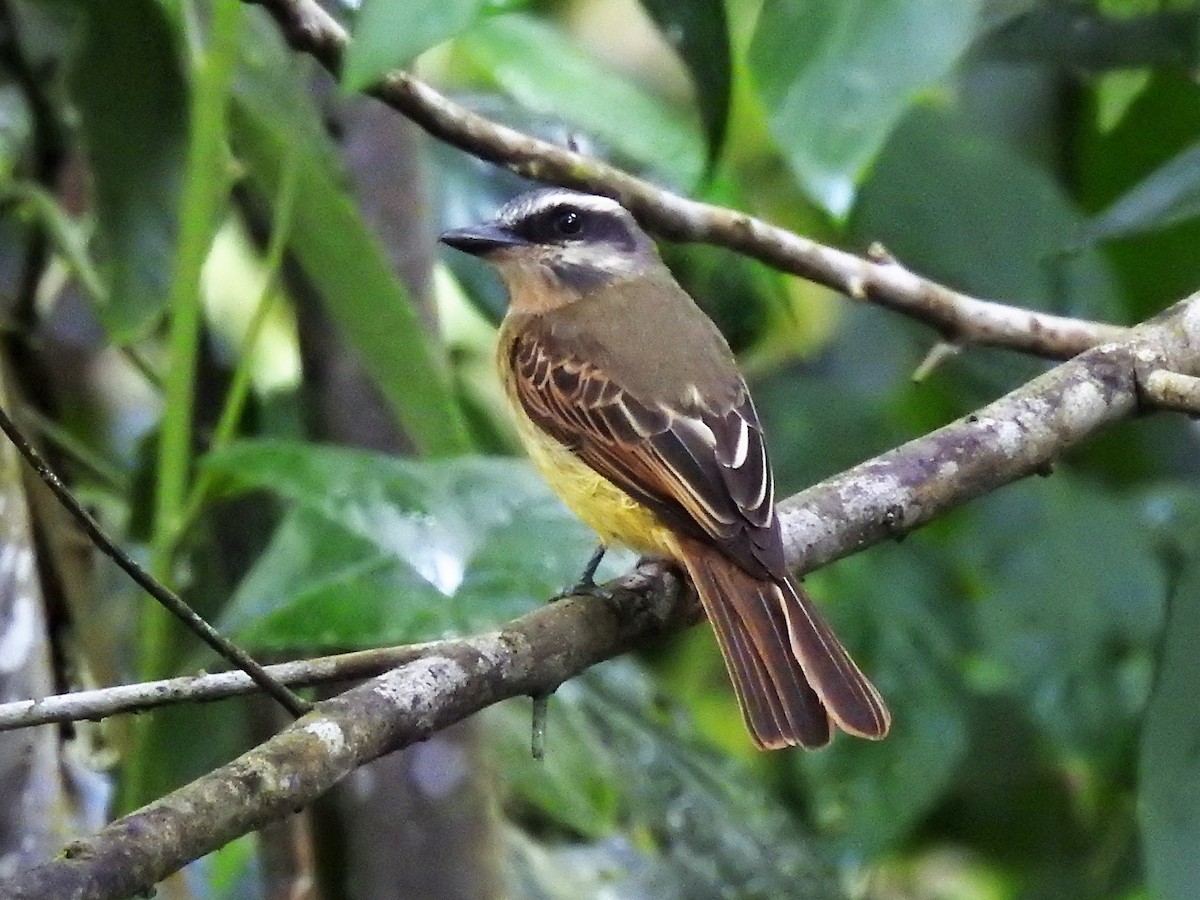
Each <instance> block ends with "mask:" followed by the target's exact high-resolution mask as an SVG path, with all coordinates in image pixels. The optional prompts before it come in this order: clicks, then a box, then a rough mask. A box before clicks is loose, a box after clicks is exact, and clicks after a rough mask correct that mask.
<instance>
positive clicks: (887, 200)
mask: <svg viewBox="0 0 1200 900" xmlns="http://www.w3.org/2000/svg"><path fill="white" fill-rule="evenodd" d="M1083 221H1084V220H1083V217H1082V215H1081V214H1080V213H1079V211H1078V210H1077V208H1076V207H1075V205H1074V204H1073V203H1072V201H1071V199H1070V198H1069V197H1068V196H1067V195H1066V193H1065V192H1064V191H1063V190H1062V188H1060V187H1059V186H1058V185H1057V184H1056V183H1055V182H1054V180H1053V179H1052V178H1051V177H1050V175H1049V174H1048V173H1047V172H1045V171H1044V170H1042V169H1040V168H1038V167H1036V166H1034V165H1033V164H1031V163H1030V162H1029V161H1028V160H1027V159H1025V158H1023V157H1022V156H1020V155H1019V154H1017V153H1016V152H1015V151H1014V150H1013V149H1011V148H1010V147H1009V146H1007V145H1005V144H1002V143H1000V142H998V141H996V140H994V139H993V138H991V137H989V136H988V135H987V134H986V133H984V132H982V131H980V130H979V129H977V128H974V127H972V126H970V125H968V124H967V123H966V122H964V121H963V120H961V119H959V118H957V117H956V116H954V115H952V114H949V113H946V112H942V111H936V110H932V109H917V110H914V111H913V112H912V113H911V114H910V115H909V116H907V117H906V118H905V120H904V121H903V123H901V125H900V127H899V128H897V129H896V132H895V134H893V135H892V137H891V139H890V140H889V141H888V144H887V146H886V148H885V149H884V151H883V153H882V154H881V155H880V158H879V160H878V162H877V163H876V165H875V168H874V171H873V172H872V174H871V179H870V181H869V182H868V183H867V184H866V185H864V187H863V190H862V196H861V198H860V200H859V204H858V206H857V208H856V209H855V215H854V219H853V221H852V223H851V224H852V228H853V231H854V234H855V237H856V240H857V241H858V242H859V243H861V244H863V245H865V244H866V243H869V242H871V241H882V242H883V244H884V245H885V246H886V247H887V248H888V250H890V251H892V253H894V254H895V255H896V256H898V257H899V259H900V260H901V261H902V262H904V263H905V264H906V265H908V266H911V267H912V268H914V269H916V270H917V271H919V272H922V273H923V274H925V275H928V276H930V277H933V278H936V279H938V280H940V281H944V282H946V283H948V284H951V285H953V286H955V287H958V288H960V289H964V290H967V291H969V292H971V293H975V294H978V295H983V296H987V297H994V298H996V299H999V300H1004V301H1006V302H1009V303H1015V304H1017V305H1019V306H1032V307H1040V308H1043V309H1047V308H1048V309H1053V310H1056V311H1061V312H1064V313H1067V314H1070V315H1079V316H1085V317H1088V318H1096V319H1107V320H1117V321H1119V318H1120V312H1119V310H1120V304H1119V301H1118V295H1117V292H1116V290H1115V289H1114V284H1113V280H1112V276H1111V273H1110V272H1109V269H1108V266H1107V264H1106V262H1105V260H1104V258H1103V257H1102V256H1101V255H1100V254H1099V253H1098V252H1096V251H1094V250H1092V251H1084V252H1080V253H1075V254H1068V253H1066V252H1065V250H1066V247H1067V245H1068V244H1069V243H1070V242H1071V241H1072V240H1073V239H1074V236H1075V235H1076V234H1078V233H1079V229H1080V227H1081V226H1082V223H1083Z"/></svg>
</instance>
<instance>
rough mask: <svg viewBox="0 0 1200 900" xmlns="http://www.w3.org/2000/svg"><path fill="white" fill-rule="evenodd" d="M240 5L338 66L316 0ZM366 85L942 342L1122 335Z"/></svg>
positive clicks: (1059, 352)
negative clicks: (865, 254) (980, 293)
mask: <svg viewBox="0 0 1200 900" xmlns="http://www.w3.org/2000/svg"><path fill="white" fill-rule="evenodd" d="M244 2H248V3H257V4H258V5H260V6H262V7H263V8H264V9H266V10H267V12H268V13H270V15H271V16H272V17H273V18H274V19H275V21H276V22H277V23H278V25H279V28H280V30H281V31H282V32H283V34H284V36H285V37H286V39H287V40H288V42H289V44H290V45H291V46H292V47H293V48H294V49H295V50H298V51H300V52H302V53H307V54H309V55H310V56H312V57H313V58H315V59H316V60H317V61H318V62H320V63H321V64H322V65H323V66H324V67H325V68H326V69H328V70H329V71H330V72H332V73H333V74H334V75H335V76H336V75H337V74H338V72H339V71H340V69H341V64H342V55H343V53H344V51H345V48H346V45H347V44H348V43H349V40H350V39H349V36H348V35H347V33H346V30H345V29H344V28H342V26H341V25H339V24H338V23H337V21H336V20H335V19H334V18H333V17H332V16H330V15H329V13H327V12H325V10H323V9H322V8H321V7H320V6H319V5H318V4H317V3H316V2H315V0H244ZM368 93H370V94H371V95H373V96H374V97H377V98H378V99H379V100H381V101H383V102H384V103H386V104H388V105H389V106H391V107H393V108H394V109H396V110H397V111H398V112H400V113H402V114H403V115H405V116H406V117H408V118H409V119H411V120H412V121H413V122H415V123H416V124H417V125H419V126H420V127H421V128H423V129H425V130H426V131H427V132H429V133H430V134H431V135H433V136H434V137H435V138H437V139H439V140H441V141H444V142H445V143H447V144H451V145H452V146H455V147H458V148H459V149H460V150H464V151H466V152H467V153H470V154H472V155H473V156H476V157H478V158H480V159H483V160H487V161H489V162H493V163H496V164H497V165H501V166H504V167H505V168H507V169H510V170H512V171H514V172H516V173H518V174H520V175H524V176H525V177H527V178H532V179H536V180H538V181H546V182H552V183H554V184H560V185H564V186H566V187H573V188H578V189H580V190H584V191H590V192H592V193H598V194H606V195H608V196H611V197H615V198H616V199H617V200H619V201H620V202H621V203H622V204H623V205H624V206H625V207H626V208H627V209H629V210H630V211H631V212H633V213H634V215H636V216H637V217H638V219H639V220H640V221H641V222H642V224H644V225H645V226H646V227H647V228H649V229H651V230H652V231H655V232H656V233H658V234H659V235H661V236H662V237H665V238H668V239H670V240H677V241H696V242H701V243H708V244H715V245H719V246H722V247H728V248H729V249H731V250H736V251H737V252H739V253H742V254H744V255H746V256H752V257H754V258H755V259H759V260H762V261H763V262H765V263H767V264H768V265H771V266H774V267H775V268H777V269H780V270H781V271H784V272H790V273H792V274H794V275H799V276H801V277H803V278H807V279H809V280H810V281H814V282H816V283H818V284H823V285H825V286H826V287H830V288H833V289H834V290H837V291H841V292H842V293H843V294H846V295H847V296H849V297H853V298H856V299H862V300H870V301H872V302H874V303H877V304H879V305H880V306H884V307H887V308H888V309H892V310H894V311H896V312H898V313H901V314H903V315H905V316H909V317H911V318H914V319H917V320H919V321H921V322H924V323H925V324H927V325H929V326H930V327H932V328H934V329H936V330H937V331H938V332H939V333H940V334H941V336H942V337H943V338H944V339H945V340H946V341H947V342H949V343H954V344H959V345H966V344H978V345H981V346H994V347H1007V348H1009V349H1012V350H1019V351H1022V352H1025V353H1031V354H1034V355H1036V356H1042V357H1045V358H1048V359H1069V358H1070V357H1072V356H1075V355H1076V354H1079V353H1082V352H1083V351H1084V350H1087V349H1088V348H1089V347H1094V346H1096V345H1097V344H1101V343H1104V342H1105V341H1112V340H1120V339H1121V338H1122V337H1124V336H1125V334H1126V331H1127V329H1125V328H1122V327H1120V326H1116V325H1106V324H1102V323H1097V322H1088V321H1084V320H1082V319H1071V318H1067V317H1064V316H1055V315H1050V314H1048V313H1041V312H1035V311H1032V310H1027V309H1021V308H1018V307H1014V306H1008V305H1005V304H1003V303H995V302H992V301H989V300H980V299H978V298H975V297H970V296H968V295H966V294H963V293H960V292H959V291H955V290H953V289H952V288H949V287H946V286H945V285H941V284H938V283H936V282H934V281H930V280H929V279H927V278H922V277H920V276H919V275H916V274H915V273H913V272H912V271H910V270H909V269H907V268H905V267H904V266H902V265H901V264H900V263H899V262H897V261H896V260H895V259H894V258H892V257H890V256H886V257H883V258H880V259H869V258H868V259H864V258H862V257H859V256H855V255H854V254H852V253H847V252H845V251H843V250H838V249H836V248H834V247H828V246H825V245H823V244H819V243H817V242H816V241H812V240H809V239H808V238H805V237H802V236H800V235H798V234H793V233H792V232H790V231H787V230H786V229H783V228H778V227H776V226H774V225H771V224H769V223H767V222H764V221H762V220H761V219H757V218H754V217H753V216H749V215H746V214H745V213H742V212H738V211H736V210H731V209H726V208H723V207H720V206H714V205H712V204H708V203H700V202H697V201H694V200H689V199H687V198H685V197H681V196H679V195H677V194H672V193H670V192H669V191H664V190H662V189H661V188H659V187H657V186H655V185H653V184H650V183H649V182H647V181H643V180H641V179H639V178H635V177H633V176H632V175H630V174H629V173H628V172H624V171H622V170H620V169H618V168H616V167H614V166H610V165H607V164H606V163H603V162H600V161H599V160H596V159H592V158H590V157H587V156H583V155H581V154H579V153H575V152H573V151H572V150H570V149H567V148H565V147H560V146H558V145H557V144H552V143H549V142H548V141H542V140H538V139H537V138H533V137H530V136H529V135H527V134H524V133H522V132H520V131H517V130H516V129H513V128H508V127H507V126H504V125H499V124H497V123H495V122H492V121H491V120H489V119H486V118H484V117H483V116H480V115H478V114H476V113H474V112H472V111H470V110H469V109H466V108H465V107H463V106H460V105H458V104H456V103H454V102H453V101H451V100H449V99H448V98H446V97H445V96H443V95H442V94H440V93H438V92H437V91H436V90H434V89H433V88H432V87H430V86H429V85H428V84H425V83H424V82H422V81H420V80H418V79H416V78H414V77H412V76H411V75H409V74H408V73H406V72H400V71H396V72H392V73H390V74H388V75H387V76H386V77H384V78H383V79H382V80H381V81H380V82H379V83H378V84H376V85H375V86H374V87H373V88H371V89H370V91H369V92H368Z"/></svg>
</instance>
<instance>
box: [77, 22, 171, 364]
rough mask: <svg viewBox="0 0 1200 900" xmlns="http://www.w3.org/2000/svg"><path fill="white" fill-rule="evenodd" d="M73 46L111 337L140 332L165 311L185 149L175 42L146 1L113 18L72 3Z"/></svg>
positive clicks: (104, 311)
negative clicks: (78, 22)
mask: <svg viewBox="0 0 1200 900" xmlns="http://www.w3.org/2000/svg"><path fill="white" fill-rule="evenodd" d="M78 5H79V8H80V10H81V11H82V13H83V28H82V43H81V45H80V48H79V53H78V56H77V57H76V59H75V61H74V65H72V67H71V75H70V79H69V86H70V91H71V95H72V98H73V99H74V101H75V104H76V106H77V107H78V109H79V116H80V123H81V125H82V126H83V137H84V146H85V150H86V153H87V157H88V162H89V164H90V168H91V173H92V179H93V184H94V185H95V193H96V226H97V232H96V242H97V249H98V251H99V254H100V258H101V271H102V274H103V275H104V277H105V280H106V282H107V299H106V302H104V303H103V304H102V305H101V307H100V315H101V319H102V320H103V322H104V324H105V326H106V327H107V328H108V329H109V331H110V332H111V333H112V335H113V337H114V338H115V339H116V340H118V341H122V340H126V339H128V338H130V337H132V336H134V335H136V334H137V333H138V332H140V331H143V330H144V329H145V328H146V327H147V325H148V324H149V322H150V321H151V320H152V319H153V318H154V317H155V316H157V315H158V314H159V313H161V312H162V310H163V307H164V306H165V304H166V301H167V297H168V293H169V286H170V282H171V272H172V268H173V264H174V260H175V237H176V234H177V233H178V225H179V223H178V212H179V196H180V185H181V180H180V178H181V173H182V171H183V166H184V158H185V156H186V152H187V106H188V93H187V87H186V82H185V80H184V77H183V73H182V71H181V68H180V58H179V53H178V48H177V46H176V35H175V33H174V31H173V29H172V28H171V26H170V24H169V22H168V21H167V18H166V16H165V15H164V12H163V9H162V6H161V4H159V3H157V2H155V0H129V2H126V3H123V4H121V9H120V14H119V15H116V14H114V11H113V9H112V8H111V7H110V6H108V5H107V4H103V3H80V4H78Z"/></svg>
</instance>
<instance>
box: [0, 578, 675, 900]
mask: <svg viewBox="0 0 1200 900" xmlns="http://www.w3.org/2000/svg"><path fill="white" fill-rule="evenodd" d="M613 587H614V588H615V590H614V598H613V599H612V600H611V601H610V600H605V599H600V598H597V597H589V598H568V599H566V600H563V601H562V602H559V603H555V604H552V605H549V606H545V607H542V608H541V609H538V610H536V611H534V612H532V613H530V614H529V615H527V616H524V617H523V618H521V619H518V620H517V621H515V622H512V623H510V624H509V625H508V626H506V627H505V628H504V629H503V630H501V631H498V632H494V633H491V634H486V635H481V636H479V637H474V638H469V639H465V640H461V641H446V642H443V643H442V644H440V645H439V647H438V649H437V652H436V653H433V654H431V655H428V656H424V657H422V658H420V659H418V660H415V661H413V662H411V663H408V664H407V665H405V666H402V667H401V668H398V669H394V670H393V671H391V672H389V673H387V674H385V675H383V676H380V677H379V678H375V679H373V680H371V681H369V682H367V683H365V684H363V685H360V686H359V687H356V688H353V689H351V690H349V691H347V692H346V693H344V694H341V695H340V696H338V697H334V698H333V699H331V700H327V701H325V702H323V703H321V704H318V706H317V708H316V709H315V710H314V711H313V712H311V713H309V714H308V715H306V716H304V717H303V718H301V719H299V720H298V721H296V722H295V723H293V724H292V725H291V726H289V727H288V728H286V729H285V730H284V731H282V732H280V733H279V734H277V735H275V736H274V737H272V738H271V739H270V740H268V741H266V742H265V743H263V744H261V745H259V746H258V747H255V748H254V749H253V750H250V751H249V752H247V753H244V754H243V755H242V756H240V757H238V758H237V759H235V760H234V761H233V762H231V763H229V764H228V765H225V766H222V767H221V768H219V769H217V770H215V771H213V772H210V773H209V774H207V775H205V776H203V777H201V778H198V779H197V780H195V781H193V782H192V783H191V784H188V785H186V786H184V787H182V788H180V789H178V790H176V791H174V792H172V793H170V794H168V795H167V796H165V797H163V798H161V799H159V800H156V801H154V802H153V803H151V804H149V805H147V806H145V807H143V808H142V809H140V810H137V811H136V812H133V813H130V814H129V815H127V816H124V817H123V818H121V819H118V820H117V821H115V822H113V823H111V824H110V825H108V826H107V827H106V828H104V829H102V830H101V831H99V832H98V833H96V834H94V835H92V836H91V837H89V838H86V839H84V840H81V841H78V842H76V843H74V844H71V845H69V846H68V847H67V848H66V849H65V850H64V852H63V854H62V855H61V856H60V857H58V858H56V859H53V860H50V861H49V862H46V863H44V864H42V865H40V866H37V867H34V868H32V869H29V870H27V871H25V872H22V873H18V874H17V875H16V876H14V877H13V878H11V879H9V880H7V881H5V882H4V883H3V884H0V897H2V898H4V900H35V898H36V900H45V898H47V897H55V898H64V900H65V898H72V900H98V898H117V897H128V896H131V895H134V894H140V893H143V892H146V891H148V890H149V889H151V888H152V887H153V886H154V884H155V883H156V882H158V881H160V880H161V879H163V878H164V877H166V876H167V875H169V874H170V873H172V872H175V871H177V870H178V869H180V868H181V867H183V866H184V865H186V864H187V863H188V862H190V861H191V860H194V859H198V858H199V857H201V856H203V855H204V854H206V853H209V852H211V851H213V850H215V849H217V848H218V847H221V846H223V845H224V844H227V843H228V842H229V841H231V840H233V839H234V838H236V837H238V836H239V835H242V834H246V833H247V832H249V831H253V830H254V829H257V828H261V827H262V826H264V825H266V824H267V823H269V822H272V821H275V820H277V819H281V818H283V817H285V816H288V815H290V814H291V813H292V812H294V811H295V810H296V809H298V808H300V807H302V806H304V805H305V804H307V803H310V802H311V801H312V800H314V799H315V798H317V797H318V796H320V795H321V794H322V793H324V792H325V791H326V790H328V789H329V788H330V787H331V786H332V785H333V784H334V783H335V782H337V781H338V780H339V779H341V778H343V777H345V776H346V775H347V774H348V773H349V772H351V771H352V770H353V769H355V768H357V767H358V766H361V765H363V764H364V763H367V762H369V761H370V760H372V759H375V758H377V757H379V756H381V755H383V754H384V753H388V752H390V751H392V750H397V749H399V748H401V747H405V746H407V745H409V744H412V743H415V742H417V741H420V740H423V739H425V738H426V737H428V736H429V735H430V734H432V733H434V732H436V731H439V730H440V729H442V728H445V727H447V726H448V725H451V724H453V723H454V722H457V721H459V720H460V719H463V718H465V717H466V716H469V715H471V714H472V713H474V712H476V711H478V710H480V709H483V708H484V707H486V706H490V705H491V704H493V703H497V702H499V701H500V700H503V699H506V698H508V697H514V696H518V695H522V694H545V693H549V692H550V691H553V690H554V688H556V687H557V686H558V685H559V684H561V683H562V682H563V681H565V680H567V679H568V678H571V677H573V676H574V675H576V674H578V673H579V672H580V671H582V670H583V669H586V668H587V667H588V666H590V665H593V664H594V663H597V662H600V661H602V660H604V659H608V658H609V657H611V656H614V655H616V654H618V653H622V652H625V651H626V650H628V649H629V648H630V646H632V645H635V644H636V643H637V642H638V641H641V640H644V639H646V638H647V637H650V636H652V635H654V634H657V633H659V632H660V631H661V630H662V629H663V628H665V627H668V625H669V624H670V623H672V622H673V621H674V620H676V619H677V618H681V617H686V616H687V614H688V609H689V607H690V604H687V603H681V602H679V600H680V592H679V590H678V584H677V582H676V580H675V579H674V578H673V577H671V576H670V575H669V574H668V573H666V572H665V571H664V570H662V569H661V568H660V567H657V566H653V565H648V566H644V567H643V568H641V569H639V570H638V571H636V572H634V573H632V574H631V575H629V576H626V577H625V578H624V579H621V580H620V581H619V582H618V583H616V584H615V585H613Z"/></svg>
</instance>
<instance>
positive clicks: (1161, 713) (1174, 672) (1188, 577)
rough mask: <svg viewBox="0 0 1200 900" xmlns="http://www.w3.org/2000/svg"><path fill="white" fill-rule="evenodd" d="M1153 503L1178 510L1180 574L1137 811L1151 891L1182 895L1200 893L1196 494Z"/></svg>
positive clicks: (1199, 531) (1146, 733)
mask: <svg viewBox="0 0 1200 900" xmlns="http://www.w3.org/2000/svg"><path fill="white" fill-rule="evenodd" d="M1155 505H1156V506H1158V507H1160V511H1161V508H1163V507H1164V506H1175V507H1177V508H1178V511H1177V512H1175V513H1174V514H1172V515H1171V521H1170V522H1169V528H1170V532H1171V544H1173V545H1174V549H1173V555H1174V557H1175V559H1176V561H1177V563H1178V564H1179V568H1180V577H1179V580H1178V584H1177V586H1176V588H1175V590H1174V592H1173V593H1172V596H1171V602H1170V607H1169V609H1168V612H1167V621H1166V626H1165V628H1164V630H1163V634H1164V638H1163V644H1162V650H1161V656H1160V659H1159V667H1158V677H1157V681H1156V683H1155V686H1154V693H1153V696H1152V697H1151V700H1150V706H1149V708H1148V710H1147V712H1146V718H1145V724H1144V727H1143V730H1142V742H1141V760H1140V766H1139V770H1140V772H1139V782H1140V784H1139V801H1140V802H1139V809H1138V811H1139V814H1140V819H1141V825H1142V851H1143V853H1145V857H1146V868H1147V870H1148V875H1149V881H1150V885H1151V887H1152V888H1153V890H1154V896H1155V897H1159V898H1162V900H1190V898H1192V897H1196V896H1200V854H1198V853H1197V852H1196V848H1197V847H1200V746H1198V745H1197V742H1196V735H1198V734H1200V703H1197V701H1196V697H1197V686H1200V654H1198V653H1197V652H1196V639H1197V635H1200V555H1198V554H1197V552H1196V547H1197V540H1198V539H1200V497H1197V496H1196V495H1195V494H1194V493H1192V494H1191V495H1190V496H1187V495H1185V496H1182V497H1178V498H1175V500H1174V501H1173V502H1172V501H1171V500H1169V499H1168V498H1162V499H1161V500H1160V501H1159V502H1158V503H1156V504H1155ZM1164 524H1167V523H1164Z"/></svg>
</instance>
